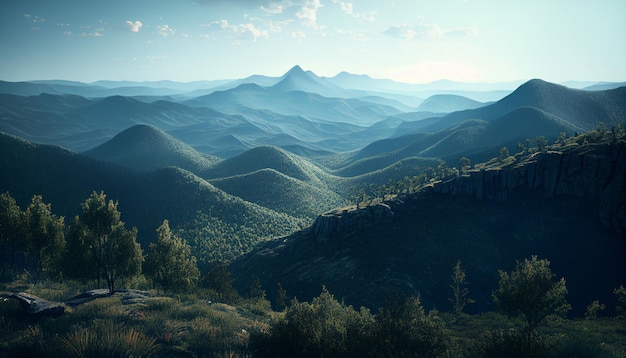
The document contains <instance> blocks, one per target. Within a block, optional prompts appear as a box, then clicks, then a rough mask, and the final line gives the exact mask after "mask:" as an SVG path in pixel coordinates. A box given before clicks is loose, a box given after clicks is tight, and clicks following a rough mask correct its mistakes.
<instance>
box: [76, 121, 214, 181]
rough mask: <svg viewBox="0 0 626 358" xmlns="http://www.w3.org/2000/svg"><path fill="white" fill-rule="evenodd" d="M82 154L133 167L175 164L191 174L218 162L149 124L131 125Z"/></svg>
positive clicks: (146, 167)
mask: <svg viewBox="0 0 626 358" xmlns="http://www.w3.org/2000/svg"><path fill="white" fill-rule="evenodd" d="M84 154H85V155H87V156H89V157H92V158H96V159H100V160H104V161H108V162H112V163H115V164H119V165H122V166H125V167H129V168H134V169H137V170H154V169H160V168H164V167H168V166H177V167H180V168H183V169H187V170H189V171H191V172H194V173H198V172H200V171H202V170H206V169H207V168H209V167H210V166H212V165H214V164H215V163H218V162H219V161H220V159H219V158H217V157H212V156H209V155H205V154H201V153H199V152H198V151H196V150H195V149H193V148H192V147H190V146H189V145H187V144H185V143H183V142H181V141H179V140H178V139H176V138H174V137H172V136H170V135H168V134H167V133H165V132H163V131H162V130H160V129H158V128H155V127H153V126H150V125H137V126H134V127H131V128H129V129H127V130H125V131H123V132H121V133H119V134H118V135H116V136H115V137H113V139H111V140H110V141H108V142H106V143H104V144H102V145H100V146H98V147H96V148H94V149H92V150H89V151H87V152H85V153H84Z"/></svg>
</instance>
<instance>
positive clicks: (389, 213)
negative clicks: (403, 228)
mask: <svg viewBox="0 0 626 358" xmlns="http://www.w3.org/2000/svg"><path fill="white" fill-rule="evenodd" d="M625 188H626V145H625V144H624V143H623V142H622V143H619V144H616V145H609V144H602V145H593V144H588V145H585V146H581V147H574V148H569V149H567V150H565V151H548V152H545V153H535V154H534V155H532V156H529V157H527V158H525V159H522V160H521V161H520V162H516V163H513V164H511V165H509V166H505V167H503V168H492V169H482V170H474V171H470V172H469V173H467V174H464V175H460V176H456V177H452V178H447V179H446V180H443V181H439V182H436V183H434V184H433V185H431V186H429V187H426V188H424V189H423V192H434V193H438V194H441V195H447V196H470V197H474V198H476V199H479V200H488V201H498V202H505V201H507V199H508V198H509V196H511V195H512V194H514V193H516V192H524V191H527V192H532V193H540V194H541V195H543V196H544V197H547V198H549V197H560V196H561V197H574V198H579V199H581V200H583V201H584V203H585V205H584V206H585V207H584V210H586V211H588V212H589V213H590V214H594V215H597V216H598V217H599V218H600V220H601V222H602V223H603V224H604V225H605V226H606V227H608V228H610V229H611V230H613V231H615V232H617V233H619V234H621V235H626V191H625ZM414 195H420V194H419V193H418V194H414ZM398 205H402V201H401V200H399V199H394V200H390V201H382V202H380V203H377V204H374V205H369V206H366V207H365V208H356V207H350V208H343V209H337V210H333V211H330V212H327V213H325V214H322V215H320V216H319V217H318V218H317V219H316V220H315V223H314V224H313V225H312V226H311V229H310V232H309V233H310V234H311V235H312V236H313V237H314V238H315V240H316V241H318V242H324V241H326V240H328V238H329V237H332V236H334V235H336V234H337V233H341V232H350V231H356V230H360V229H363V228H366V227H367V226H371V225H381V224H384V223H386V222H388V221H389V219H390V218H392V217H393V216H394V208H395V207H397V206H398ZM589 205H590V206H589ZM625 239H626V238H625Z"/></svg>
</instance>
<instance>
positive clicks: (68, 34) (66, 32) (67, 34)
mask: <svg viewBox="0 0 626 358" xmlns="http://www.w3.org/2000/svg"><path fill="white" fill-rule="evenodd" d="M63 35H65V36H72V31H64V32H63Z"/></svg>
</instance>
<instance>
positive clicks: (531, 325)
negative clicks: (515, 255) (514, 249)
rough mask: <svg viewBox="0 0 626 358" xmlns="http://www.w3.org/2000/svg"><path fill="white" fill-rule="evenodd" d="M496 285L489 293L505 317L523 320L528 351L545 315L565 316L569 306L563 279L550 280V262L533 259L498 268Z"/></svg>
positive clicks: (551, 277)
mask: <svg viewBox="0 0 626 358" xmlns="http://www.w3.org/2000/svg"><path fill="white" fill-rule="evenodd" d="M499 273H500V287H499V288H498V290H497V291H496V292H495V293H494V294H493V298H494V301H495V302H496V304H497V305H498V306H499V307H500V309H501V310H502V311H503V312H504V313H505V314H507V315H509V316H519V315H522V316H523V317H524V319H525V321H526V334H527V344H528V348H529V350H530V347H531V343H532V335H533V333H534V331H535V329H536V328H537V326H538V325H539V324H540V323H541V322H542V321H543V320H544V319H545V318H546V317H547V316H549V315H552V314H557V315H565V313H567V311H569V309H570V305H569V304H568V303H567V301H566V300H565V295H567V288H566V287H565V279H564V278H561V279H560V280H558V281H553V278H554V276H555V274H554V273H553V272H552V270H550V262H549V261H548V260H546V259H541V260H539V259H537V256H536V255H533V256H532V257H531V259H530V260H528V259H525V260H524V262H519V261H517V265H516V268H515V271H513V272H511V273H507V272H504V271H501V270H500V271H499Z"/></svg>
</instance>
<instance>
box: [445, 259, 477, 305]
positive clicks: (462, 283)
mask: <svg viewBox="0 0 626 358" xmlns="http://www.w3.org/2000/svg"><path fill="white" fill-rule="evenodd" d="M450 278H451V279H452V284H451V285H450V288H451V289H452V298H451V299H449V300H450V302H452V311H453V312H454V313H455V314H456V315H460V314H461V313H463V308H465V306H466V305H467V304H469V303H474V300H473V299H471V298H469V297H468V295H469V289H468V288H467V281H466V280H465V270H464V269H463V266H461V260H458V261H457V262H456V265H454V268H453V269H452V275H450Z"/></svg>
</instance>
